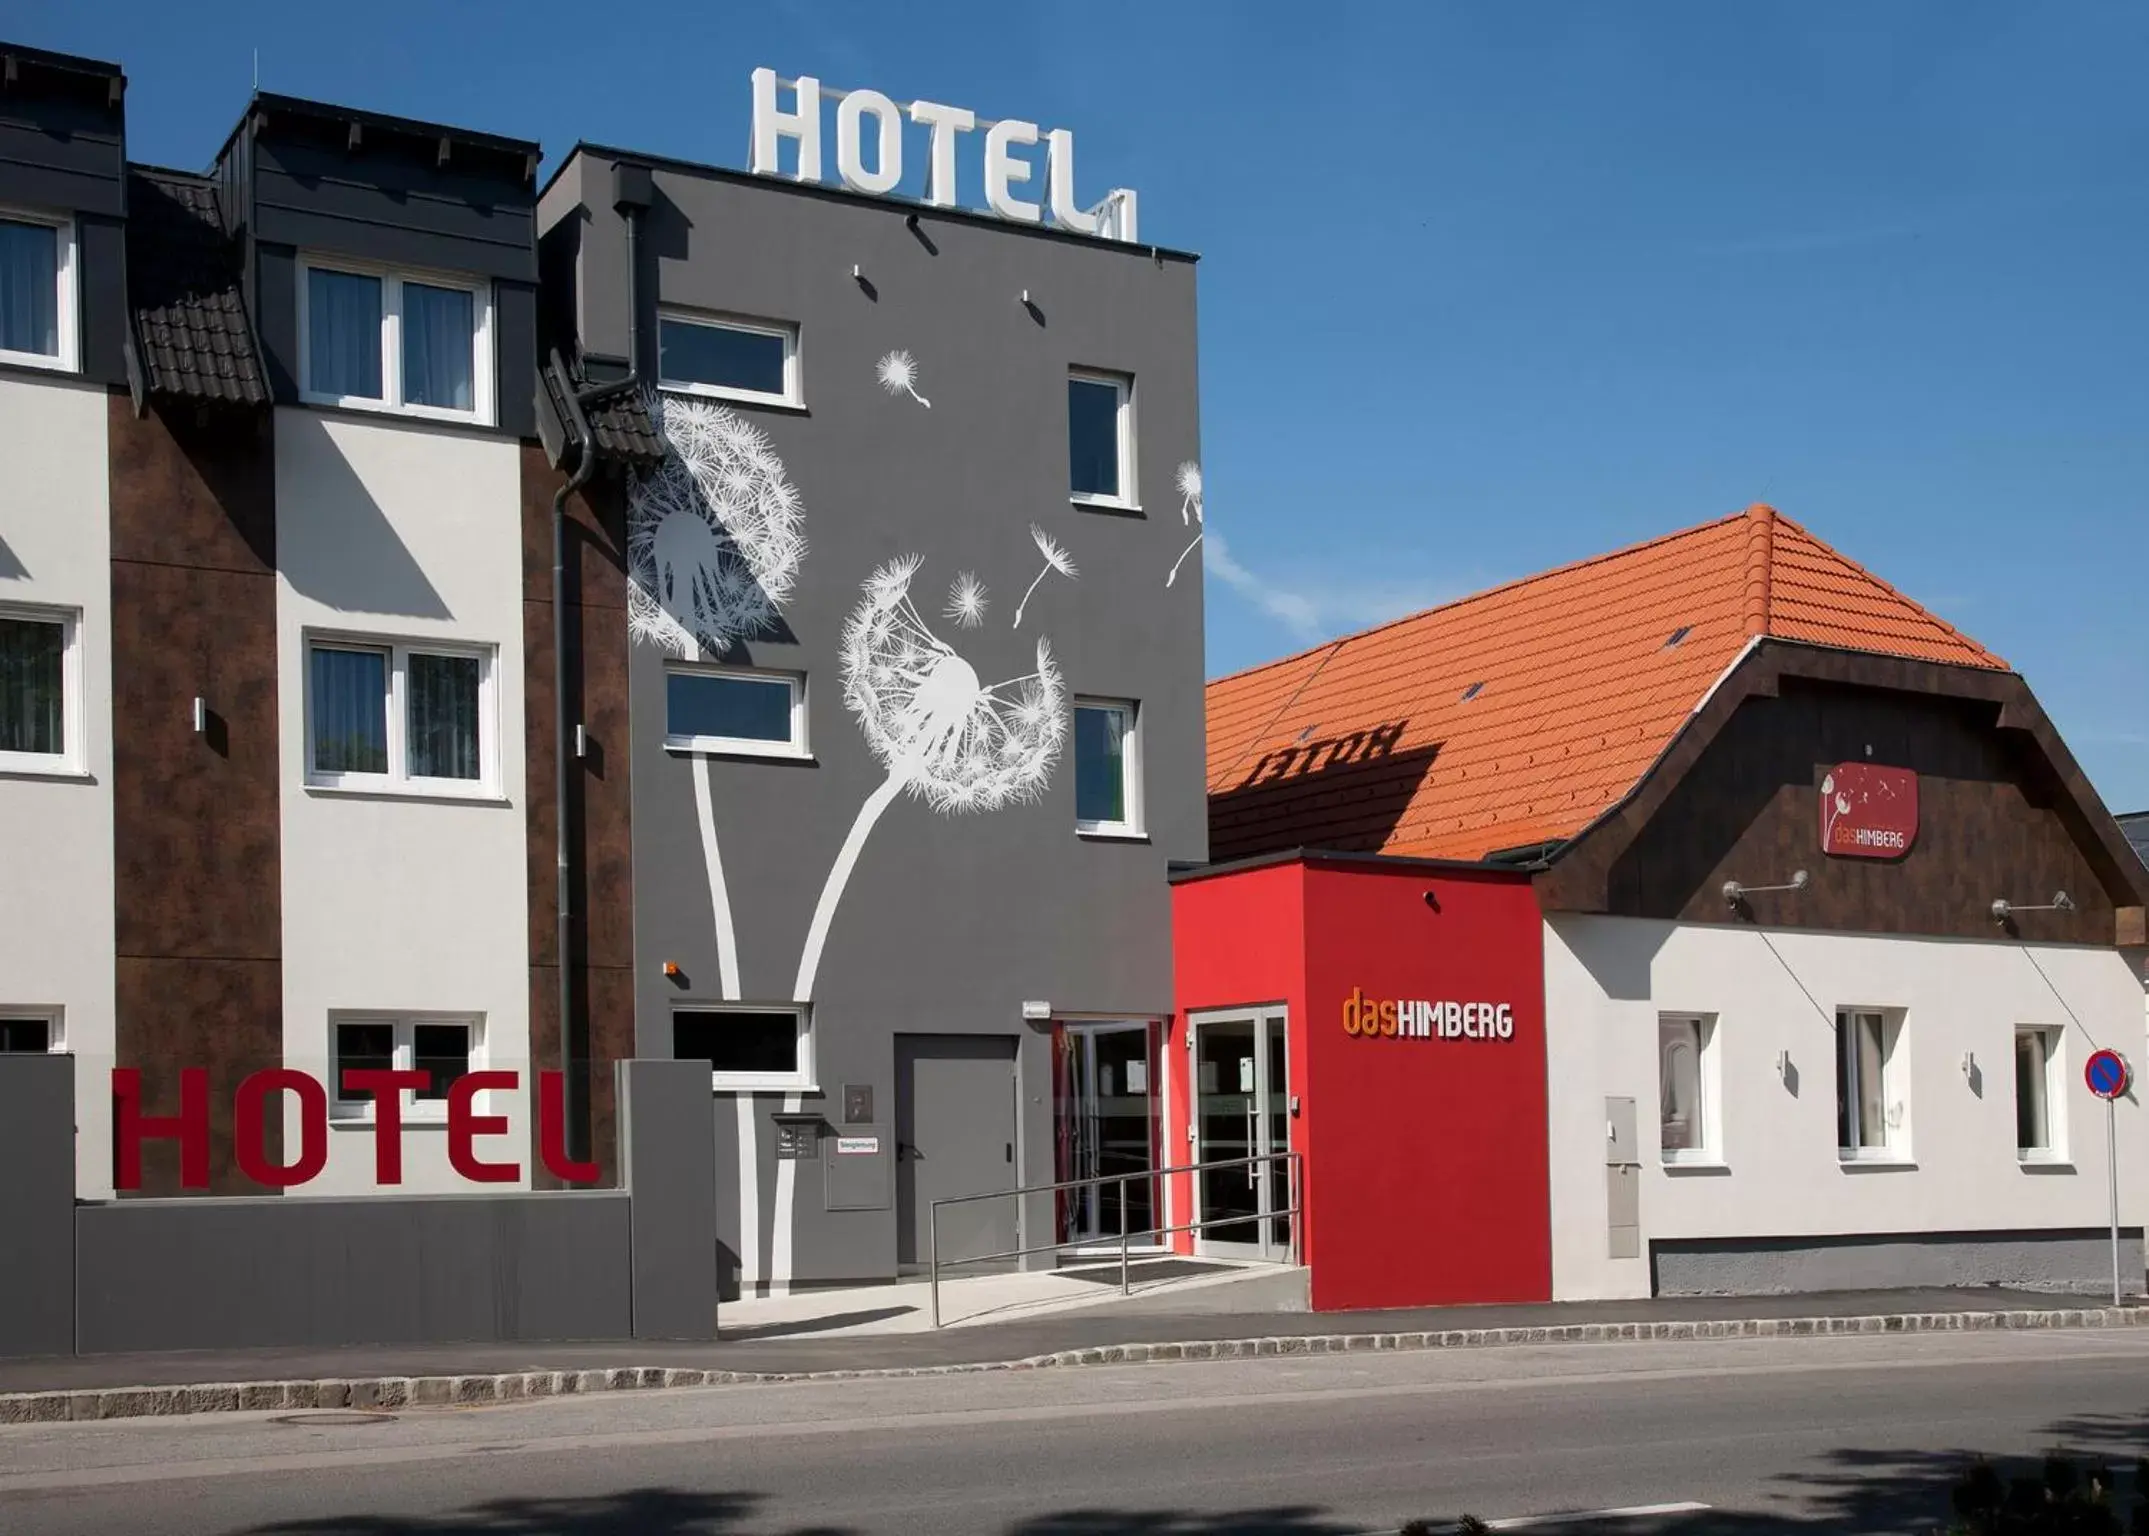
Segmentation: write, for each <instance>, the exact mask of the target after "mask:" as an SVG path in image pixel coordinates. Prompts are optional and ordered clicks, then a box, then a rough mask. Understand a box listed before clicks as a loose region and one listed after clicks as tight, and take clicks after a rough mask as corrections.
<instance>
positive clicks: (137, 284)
mask: <svg viewBox="0 0 2149 1536" xmlns="http://www.w3.org/2000/svg"><path fill="white" fill-rule="evenodd" d="M127 288H128V297H129V300H130V301H131V303H132V305H133V308H134V334H135V345H136V347H137V348H138V349H139V352H140V357H141V364H142V377H143V383H144V385H145V386H146V387H147V388H148V390H149V392H150V393H151V394H153V395H176V396H179V397H181V398H184V399H190V400H205V401H216V402H221V403H225V404H231V405H243V406H260V405H267V404H268V403H269V390H268V385H267V383H266V381H265V380H264V378H263V376H262V369H261V359H260V356H259V353H258V351H257V349H256V347H255V345H254V331H253V327H252V326H251V325H250V324H249V323H248V321H247V317H246V301H245V297H244V293H243V289H242V286H241V259H240V253H239V245H238V243H237V242H236V241H234V240H233V239H232V238H231V237H230V235H229V234H227V233H226V232H225V229H224V220H223V215H222V213H221V212H220V210H219V209H218V206H217V199H216V187H215V185H214V184H213V183H212V182H210V181H209V180H208V179H207V178H205V177H200V176H189V175H186V174H185V173H183V172H179V171H163V170H149V169H147V168H145V167H142V166H131V167H129V174H128V177H127Z"/></svg>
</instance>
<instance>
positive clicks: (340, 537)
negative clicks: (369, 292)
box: [276, 409, 530, 1195]
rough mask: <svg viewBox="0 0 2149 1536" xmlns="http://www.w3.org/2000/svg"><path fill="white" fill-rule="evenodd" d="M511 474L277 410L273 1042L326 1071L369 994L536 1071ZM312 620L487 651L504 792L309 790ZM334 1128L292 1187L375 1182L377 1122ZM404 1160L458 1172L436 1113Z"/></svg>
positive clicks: (518, 1104) (330, 1190)
mask: <svg viewBox="0 0 2149 1536" xmlns="http://www.w3.org/2000/svg"><path fill="white" fill-rule="evenodd" d="M520 477H521V458H520V453H519V451H518V449H517V446H516V445H515V444H514V443H513V442H508V441H502V440H498V439H493V438H487V437H482V436H478V435H475V434H472V433H469V432H465V431H457V430H454V429H449V428H440V427H432V426H425V425H416V424H408V423H402V422H388V421H382V422H374V421H369V420H358V419H352V418H349V417H341V416H332V415H328V414H325V413H320V412H314V411H306V410H298V409H279V410H278V411H277V413H276V542H277V561H278V565H279V572H278V580H277V602H276V627H277V651H278V658H277V672H278V705H279V718H280V721H281V726H280V729H281V734H282V752H281V757H282V773H283V782H284V785H285V790H284V794H283V796H282V805H283V923H284V929H283V933H284V953H283V965H284V1057H285V1061H286V1063H287V1064H288V1065H290V1066H292V1067H295V1068H298V1069H299V1070H302V1071H306V1072H311V1073H315V1074H317V1075H319V1076H320V1077H322V1078H323V1079H324V1080H325V1079H326V1078H327V1076H328V1072H329V1031H328V1021H329V1015H330V1014H331V1012H332V1011H334V1012H341V1011H350V1010H358V1011H369V1010H379V1011H384V1012H427V1013H470V1014H478V1015H482V1016H483V1019H484V1026H485V1038H484V1056H485V1060H484V1063H483V1064H484V1065H485V1066H487V1067H492V1068H508V1069H512V1070H514V1071H516V1072H518V1073H521V1074H522V1081H523V1084H524V1087H525V1089H527V1087H528V1085H529V1072H528V1068H529V1034H530V1030H529V995H530V979H529V977H530V973H529V951H528V943H529V939H528V933H529V915H528V914H529V890H528V873H527V867H528V864H527V852H526V846H525V833H524V824H523V818H524V800H523V796H524V772H523V726H522V710H523V699H522V672H523V661H522V537H521V482H520ZM318 630H332V631H338V632H343V633H347V634H364V635H371V636H377V637H380V638H383V639H406V640H426V639H435V640H439V639H451V640H456V641H460V642H464V643H473V642H475V643H481V644H485V645H490V646H493V647H495V648H496V650H497V655H496V658H495V662H494V671H493V677H494V681H495V690H496V692H495V700H496V707H497V715H498V718H497V720H496V721H495V729H496V731H497V733H498V735H497V741H498V743H499V748H498V750H499V765H500V781H499V787H500V791H501V793H500V796H499V797H498V798H496V799H492V800H486V801H470V800H452V799H420V798H415V797H406V796H400V795H389V794H378V795H363V794H351V793H344V792H337V791H333V790H324V789H315V788H309V787H307V784H306V754H305V741H304V733H305V719H306V712H305V683H306V665H305V652H304V643H305V637H306V635H307V633H308V632H309V631H318ZM486 1097H487V1098H489V1099H491V1100H493V1101H494V1102H493V1103H492V1104H490V1105H481V1108H485V1109H488V1110H490V1111H491V1112H500V1111H503V1110H504V1111H505V1112H506V1113H507V1114H508V1115H509V1116H510V1120H511V1124H510V1128H509V1131H508V1133H507V1134H505V1135H502V1136H499V1137H489V1138H485V1139H482V1140H480V1141H479V1142H478V1144H477V1150H478V1154H479V1155H480V1156H481V1157H485V1158H488V1159H496V1160H501V1161H514V1162H517V1163H520V1164H522V1165H523V1166H522V1179H521V1181H520V1182H521V1185H522V1187H527V1186H528V1183H529V1173H530V1170H529V1166H528V1164H529V1156H528V1148H529V1133H528V1119H527V1116H528V1112H529V1111H528V1106H529V1103H530V1096H529V1094H528V1093H527V1092H523V1093H517V1094H513V1095H487V1096H486ZM288 1114H289V1116H290V1118H289V1119H287V1129H286V1134H287V1137H288V1138H290V1139H288V1140H287V1142H286V1147H287V1156H288V1155H293V1154H295V1152H296V1148H297V1141H296V1139H295V1138H296V1136H297V1125H296V1115H295V1110H291V1111H288ZM329 1143H330V1146H329V1164H328V1170H327V1172H326V1173H325V1174H324V1175H323V1176H322V1177H321V1178H319V1179H317V1180H315V1181H313V1182H312V1183H310V1184H307V1185H305V1186H302V1187H301V1189H299V1190H297V1191H294V1193H300V1194H307V1195H314V1194H324V1195H325V1194H349V1193H353V1192H363V1191H367V1190H370V1189H372V1188H374V1164H373V1155H374V1144H373V1134H372V1132H371V1130H370V1129H359V1128H354V1127H347V1126H338V1127H336V1128H334V1129H332V1130H331V1131H330V1134H329ZM403 1176H404V1183H403V1187H404V1188H405V1189H407V1190H412V1191H418V1192H426V1191H444V1190H460V1189H468V1188H470V1187H471V1186H468V1185H466V1184H464V1183H463V1182H462V1180H460V1179H459V1178H457V1177H456V1175H455V1174H454V1172H453V1171H452V1169H450V1167H449V1165H448V1158H447V1138H446V1133H445V1131H444V1129H442V1128H440V1127H438V1126H428V1127H417V1128H412V1129H409V1130H407V1131H406V1133H405V1136H404V1165H403ZM494 1187H497V1188H512V1187H515V1186H512V1185H499V1186H494Z"/></svg>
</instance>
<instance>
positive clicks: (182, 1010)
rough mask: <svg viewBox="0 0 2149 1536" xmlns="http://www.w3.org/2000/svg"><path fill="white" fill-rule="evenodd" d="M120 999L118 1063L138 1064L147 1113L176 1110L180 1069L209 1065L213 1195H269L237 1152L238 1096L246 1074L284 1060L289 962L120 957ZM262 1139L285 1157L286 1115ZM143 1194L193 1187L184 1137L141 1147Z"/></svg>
mask: <svg viewBox="0 0 2149 1536" xmlns="http://www.w3.org/2000/svg"><path fill="white" fill-rule="evenodd" d="M118 1001H119V1019H120V1030H121V1034H120V1065H121V1066H129V1067H137V1068H139V1069H140V1070H141V1073H142V1111H143V1113H144V1114H146V1115H176V1114H178V1113H179V1073H180V1071H181V1069H183V1068H186V1067H205V1068H207V1069H208V1072H209V1193H211V1194H219V1195H259V1194H264V1193H267V1191H265V1190H263V1189H262V1188H261V1187H260V1186H259V1185H257V1184H255V1183H254V1182H253V1181H252V1180H251V1179H248V1178H247V1177H246V1176H245V1175H243V1174H241V1173H240V1172H239V1171H238V1165H237V1163H236V1162H235V1161H234V1160H233V1158H232V1150H231V1096H232V1092H233V1090H235V1089H236V1088H237V1087H238V1086H239V1082H240V1080H241V1079H243V1078H245V1077H246V1076H248V1075H249V1074H251V1073H254V1072H259V1071H261V1070H263V1069H265V1068H268V1067H277V1066H281V1065H283V1048H284V1042H283V967H282V965H281V964H280V963H279V962H277V961H275V960H205V959H198V958H196V959H182V960H166V959H147V958H143V957H140V956H129V955H122V956H120V958H119V970H118ZM130 1026H131V1029H130ZM263 1144H264V1150H265V1151H266V1152H267V1154H268V1156H269V1157H270V1158H271V1159H272V1160H274V1161H277V1162H281V1161H282V1160H283V1129H282V1121H281V1118H280V1117H278V1116H274V1115H271V1116H269V1117H268V1126H267V1134H266V1135H265V1137H264V1138H263ZM140 1192H141V1193H142V1194H144V1195H177V1194H183V1193H187V1191H184V1190H182V1189H181V1188H180V1187H179V1144H178V1143H177V1142H175V1141H148V1142H145V1143H144V1144H143V1149H142V1188H141V1191H140ZM194 1193H200V1191H194Z"/></svg>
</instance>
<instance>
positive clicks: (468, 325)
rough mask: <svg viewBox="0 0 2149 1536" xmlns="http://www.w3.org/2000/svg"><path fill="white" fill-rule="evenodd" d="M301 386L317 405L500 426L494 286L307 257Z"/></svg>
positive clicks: (301, 316) (302, 280)
mask: <svg viewBox="0 0 2149 1536" xmlns="http://www.w3.org/2000/svg"><path fill="white" fill-rule="evenodd" d="M299 366H300V371H301V378H300V383H299V392H300V394H301V395H302V396H303V398H304V399H306V400H307V401H308V402H309V403H311V404H314V405H335V406H343V407H346V408H349V409H353V410H368V411H395V412H397V413H399V414H402V415H406V416H425V417H431V418H434V419H437V420H443V421H467V422H476V423H479V424H481V425H487V426H489V425H491V424H492V420H493V399H492V394H493V391H492V290H491V288H490V286H489V285H487V284H485V283H482V282H476V281H472V280H470V279H465V278H454V277H442V276H435V275H430V274H420V273H415V272H409V273H406V272H394V271H388V270H384V269H380V268H374V267H366V266H360V265H357V264H348V265H346V264H344V263H342V262H334V261H330V260H325V259H324V260H315V261H307V262H304V263H302V264H301V267H300V286H299Z"/></svg>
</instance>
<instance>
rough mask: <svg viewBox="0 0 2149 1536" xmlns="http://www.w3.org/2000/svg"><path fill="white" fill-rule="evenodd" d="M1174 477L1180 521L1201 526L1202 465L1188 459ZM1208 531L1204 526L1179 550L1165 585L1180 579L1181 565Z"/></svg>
mask: <svg viewBox="0 0 2149 1536" xmlns="http://www.w3.org/2000/svg"><path fill="white" fill-rule="evenodd" d="M1173 478H1174V480H1175V481H1176V482H1177V484H1178V486H1179V521H1180V522H1181V523H1187V522H1192V523H1193V524H1195V525H1196V526H1197V527H1200V525H1201V524H1202V523H1203V522H1204V521H1205V518H1204V515H1203V513H1202V507H1201V466H1200V465H1199V464H1196V463H1195V462H1194V461H1193V460H1192V459H1188V460H1187V461H1186V462H1185V463H1184V464H1181V465H1180V466H1179V473H1178V474H1177V475H1176V476H1174V477H1173ZM1207 531H1208V530H1207V529H1206V528H1202V529H1201V532H1198V533H1196V534H1195V535H1194V537H1193V538H1192V539H1190V540H1188V542H1187V546H1186V548H1184V549H1182V550H1180V551H1179V558H1178V559H1176V560H1174V561H1173V562H1172V568H1171V570H1170V571H1169V572H1167V573H1166V574H1165V577H1164V585H1165V586H1167V587H1169V586H1170V585H1171V584H1172V583H1173V582H1175V581H1177V580H1178V579H1179V567H1180V566H1182V565H1184V564H1186V557H1187V556H1188V555H1191V554H1192V553H1194V551H1195V549H1196V548H1197V547H1198V546H1199V545H1200V543H1201V538H1202V533H1206V532H1207Z"/></svg>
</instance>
